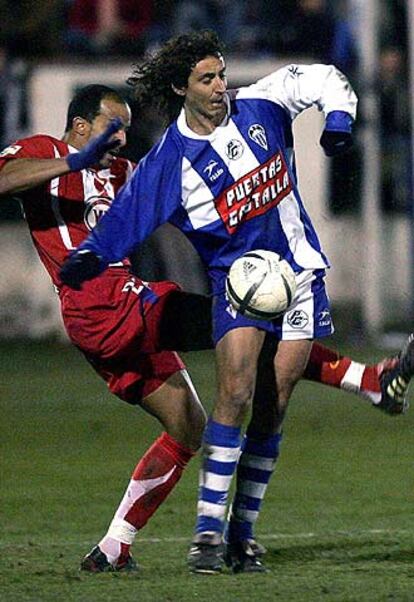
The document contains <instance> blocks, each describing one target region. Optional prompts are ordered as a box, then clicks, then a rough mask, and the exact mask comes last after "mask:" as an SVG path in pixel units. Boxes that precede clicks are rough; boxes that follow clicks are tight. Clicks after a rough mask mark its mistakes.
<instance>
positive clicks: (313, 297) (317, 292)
mask: <svg viewBox="0 0 414 602" xmlns="http://www.w3.org/2000/svg"><path fill="white" fill-rule="evenodd" d="M224 278H225V276H223V289H224ZM296 282H297V289H296V294H295V296H294V298H293V301H292V304H291V306H290V308H289V309H288V311H287V312H286V313H285V314H284V315H283V316H281V317H279V318H276V319H275V320H254V319H251V318H247V317H245V316H242V315H240V314H239V313H238V312H237V311H236V310H235V309H234V308H233V307H232V305H230V302H229V301H228V299H227V297H226V293H225V292H224V291H223V293H221V294H219V295H215V296H214V302H213V340H214V344H215V345H216V344H217V343H218V341H219V340H220V339H221V338H222V337H223V336H224V335H225V334H226V333H227V332H229V331H230V330H233V329H234V328H244V327H246V326H254V327H255V328H258V329H259V330H265V331H266V332H271V333H273V334H274V335H275V336H276V338H277V339H278V340H280V341H297V340H301V339H319V338H323V337H326V336H329V335H331V334H332V333H333V332H334V327H333V322H332V317H331V309H330V302H329V297H328V294H327V292H326V286H325V270H314V271H312V270H305V271H304V272H302V273H301V274H298V275H297V276H296Z"/></svg>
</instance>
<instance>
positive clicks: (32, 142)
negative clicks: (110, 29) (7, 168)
mask: <svg viewBox="0 0 414 602" xmlns="http://www.w3.org/2000/svg"><path fill="white" fill-rule="evenodd" d="M54 157H55V155H54V147H53V144H52V141H51V139H50V138H49V137H47V136H40V135H39V136H32V137H31V138H24V139H22V140H17V141H16V142H13V144H11V145H10V146H7V147H6V148H4V149H3V150H2V151H1V152H0V169H1V168H2V167H3V165H4V164H5V163H7V161H10V160H12V159H53V158H54Z"/></svg>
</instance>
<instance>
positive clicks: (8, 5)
mask: <svg viewBox="0 0 414 602" xmlns="http://www.w3.org/2000/svg"><path fill="white" fill-rule="evenodd" d="M63 7H64V2H63V0H37V2H36V3H35V4H34V3H33V2H32V1H31V0H13V2H11V1H10V0H0V16H1V26H0V32H1V33H0V36H1V39H2V42H3V43H4V44H5V46H6V47H7V49H8V51H9V52H10V54H11V55H12V56H13V57H18V58H24V59H32V58H39V57H51V56H56V55H57V54H59V53H60V50H61V38H62V24H63V22H64V20H63Z"/></svg>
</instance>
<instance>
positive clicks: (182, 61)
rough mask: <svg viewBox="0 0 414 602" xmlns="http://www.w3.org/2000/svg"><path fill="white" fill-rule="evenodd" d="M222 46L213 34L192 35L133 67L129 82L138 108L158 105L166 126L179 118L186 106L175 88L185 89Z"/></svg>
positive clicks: (175, 39) (176, 38) (174, 42)
mask: <svg viewBox="0 0 414 602" xmlns="http://www.w3.org/2000/svg"><path fill="white" fill-rule="evenodd" d="M223 50H224V47H223V46H222V44H221V42H220V40H219V39H218V37H217V35H216V34H215V33H214V32H213V31H209V30H205V31H201V32H193V33H189V34H184V35H180V36H176V37H175V38H172V39H171V40H169V41H168V42H166V43H165V44H164V46H163V47H162V48H161V49H160V50H159V51H158V52H157V53H156V54H154V55H153V56H150V57H149V58H148V59H147V60H145V61H144V62H143V63H141V64H137V65H134V71H133V73H132V76H131V77H130V78H129V79H128V80H127V83H128V84H129V85H130V86H133V87H134V89H135V98H136V99H137V101H138V104H139V106H145V105H155V106H156V107H157V108H158V110H159V111H160V113H161V114H162V116H163V117H164V118H165V119H166V121H167V123H171V122H172V121H173V120H174V119H176V118H177V117H178V115H179V113H180V111H181V108H182V106H183V104H184V100H185V98H184V96H179V95H178V94H176V93H175V92H174V90H173V89H172V85H174V86H175V87H177V88H183V87H185V86H186V85H187V83H188V78H189V76H190V73H191V70H192V69H193V67H194V66H195V65H196V64H197V63H198V62H199V61H201V60H203V59H204V58H206V57H207V56H217V57H218V56H220V55H222V54H223Z"/></svg>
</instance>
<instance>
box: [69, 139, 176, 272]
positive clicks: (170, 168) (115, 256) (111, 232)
mask: <svg viewBox="0 0 414 602" xmlns="http://www.w3.org/2000/svg"><path fill="white" fill-rule="evenodd" d="M180 165H181V159H180V155H179V153H178V151H177V148H176V147H175V145H174V144H173V143H171V142H169V141H168V140H167V141H164V142H163V141H161V143H160V144H158V145H157V146H155V147H154V148H153V149H152V151H150V153H149V154H148V155H146V157H144V158H143V159H142V160H141V161H140V163H139V164H138V166H137V167H136V168H135V170H134V172H133V174H132V176H131V178H130V179H129V181H128V182H127V183H126V184H125V185H124V186H123V188H122V189H121V190H120V192H119V193H118V194H117V196H116V197H115V199H114V201H113V203H112V205H111V207H110V209H109V210H108V211H107V212H106V214H105V215H104V216H103V217H102V219H101V220H100V221H99V224H98V225H97V226H96V227H95V228H94V229H93V231H92V232H91V233H90V235H89V236H88V237H87V238H86V239H85V240H84V241H83V243H82V244H81V245H80V247H79V250H88V251H92V252H93V253H95V254H96V255H98V256H99V257H101V258H102V262H103V263H104V264H108V263H112V262H115V261H120V260H121V259H124V257H128V256H129V255H130V254H131V253H132V251H133V250H134V249H135V248H136V247H138V246H139V245H140V244H141V243H142V242H143V241H144V240H145V239H146V238H147V237H148V236H149V235H150V234H151V233H152V232H154V230H156V229H157V228H158V226H161V225H162V224H164V223H166V222H168V221H169V220H170V218H171V217H172V216H173V214H174V212H175V211H176V210H177V209H178V208H179V207H180V204H181V186H180V181H181V180H180Z"/></svg>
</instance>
